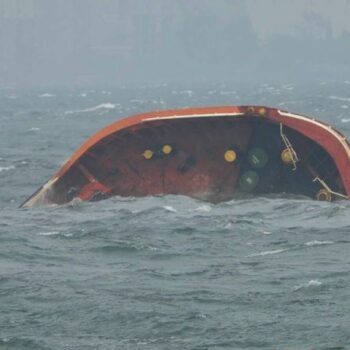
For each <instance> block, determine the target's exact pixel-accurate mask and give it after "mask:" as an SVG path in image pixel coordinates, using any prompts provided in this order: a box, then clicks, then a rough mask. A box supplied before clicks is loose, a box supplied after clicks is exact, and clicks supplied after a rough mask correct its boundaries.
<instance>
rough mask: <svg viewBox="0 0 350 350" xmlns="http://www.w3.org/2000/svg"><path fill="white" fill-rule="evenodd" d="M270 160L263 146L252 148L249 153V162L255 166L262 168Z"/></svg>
mask: <svg viewBox="0 0 350 350" xmlns="http://www.w3.org/2000/svg"><path fill="white" fill-rule="evenodd" d="M268 161H269V157H268V155H267V153H266V152H265V151H264V150H263V149H262V148H258V147H257V148H252V149H251V150H250V151H249V153H248V162H249V164H250V165H251V166H252V167H254V168H257V169H261V168H263V167H264V166H265V165H266V163H267V162H268Z"/></svg>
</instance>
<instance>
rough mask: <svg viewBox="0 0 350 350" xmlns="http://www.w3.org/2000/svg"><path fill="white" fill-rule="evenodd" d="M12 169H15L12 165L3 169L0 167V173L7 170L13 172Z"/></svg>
mask: <svg viewBox="0 0 350 350" xmlns="http://www.w3.org/2000/svg"><path fill="white" fill-rule="evenodd" d="M13 169H15V166H14V165H10V166H3V167H1V166H0V173H1V172H3V171H9V170H13Z"/></svg>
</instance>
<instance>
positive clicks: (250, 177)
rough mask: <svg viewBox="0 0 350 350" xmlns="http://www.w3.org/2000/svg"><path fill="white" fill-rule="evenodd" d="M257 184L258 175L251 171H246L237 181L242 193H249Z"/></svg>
mask: <svg viewBox="0 0 350 350" xmlns="http://www.w3.org/2000/svg"><path fill="white" fill-rule="evenodd" d="M258 183H259V175H258V174H257V173H256V172H255V171H252V170H249V171H246V172H245V173H243V174H242V176H241V178H240V179H239V188H240V190H241V191H243V192H251V191H253V190H254V189H255V187H256V186H257V185H258Z"/></svg>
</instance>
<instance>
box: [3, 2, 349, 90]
mask: <svg viewBox="0 0 350 350" xmlns="http://www.w3.org/2000/svg"><path fill="white" fill-rule="evenodd" d="M349 18H350V0H215V1H214V0H0V85H1V86H12V85H14V86H17V85H38V84H39V85H67V84H69V85H81V84H97V83H103V84H106V83H107V84H113V85H122V84H128V83H145V82H152V83H153V82H154V83H162V82H184V83H189V82H191V83H197V82H198V83H200V82H210V81H214V82H219V81H237V82H248V83H249V82H256V81H260V82H261V81H312V80H334V79H348V77H349V76H350V64H349V62H350V20H349Z"/></svg>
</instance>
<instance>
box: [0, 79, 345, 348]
mask: <svg viewBox="0 0 350 350" xmlns="http://www.w3.org/2000/svg"><path fill="white" fill-rule="evenodd" d="M235 104H261V105H269V106H275V107H279V108H281V109H286V110H289V111H293V112H297V113H303V114H307V115H311V116H314V117H316V118H318V119H320V120H322V121H325V122H329V123H331V124H332V125H334V126H335V127H337V128H338V129H339V130H340V131H342V132H343V133H344V134H345V135H347V136H349V134H350V81H338V82H320V83H313V84H309V85H306V84H304V85H290V84H285V85H269V84H262V85H251V86H249V85H246V86H235V85H232V86H231V85H224V84H216V85H215V84H213V85H212V86H192V87H180V86H170V85H166V84H160V85H153V86H138V87H137V88H135V87H133V88H131V87H118V88H101V87H98V88H97V87H96V88H91V87H89V88H85V89H84V88H74V89H73V88H55V89H53V88H51V89H49V88H46V89H44V88H38V89H32V90H25V89H14V88H12V89H10V88H6V89H5V88H3V89H0V349H1V350H2V349H11V350H12V349H23V350H24V349H36V350H41V349H82V350H88V349H94V350H95V349H103V350H107V349H108V350H112V349H130V350H133V349H145V350H146V349H147V350H148V349H150V350H151V349H152V350H153V349H198V350H204V349H279V350H280V349H289V350H292V349H293V350H295V349H322V350H326V349H329V350H330V349H332V350H335V349H339V350H340V349H350V253H349V251H350V205H349V204H348V203H347V202H345V201H340V202H336V203H321V202H316V201H312V200H308V199H300V198H290V197H289V198H283V197H278V198H269V197H261V198H255V199H244V200H233V201H230V202H227V203H221V204H216V205H214V204H209V203H204V202H201V201H198V200H193V199H189V198H186V197H181V196H179V197H177V196H169V197H150V198H143V199H135V198H112V199H109V200H106V201H101V202H95V203H84V204H81V205H79V206H74V207H71V206H62V207H50V208H33V209H18V206H19V205H20V203H21V202H22V201H23V200H24V199H25V198H26V197H27V196H29V195H30V194H32V192H34V191H35V190H36V189H37V188H38V187H39V186H40V185H41V184H43V183H44V182H45V181H46V180H47V179H48V178H49V177H50V176H51V175H52V174H53V173H54V172H55V171H56V170H57V169H58V167H59V166H60V165H61V164H62V163H63V162H64V161H65V160H66V159H67V158H69V156H70V155H71V154H72V152H73V151H74V150H75V149H77V148H78V146H79V145H80V144H81V143H82V142H83V141H84V140H85V139H86V138H87V137H88V136H90V135H92V134H93V133H94V132H96V131H97V130H99V129H100V128H102V127H104V126H105V125H107V124H109V123H111V122H113V121H115V120H117V119H119V118H122V117H125V116H128V115H131V114H135V113H138V112H145V111H151V110H156V109H166V108H173V107H186V106H208V105H235Z"/></svg>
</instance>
